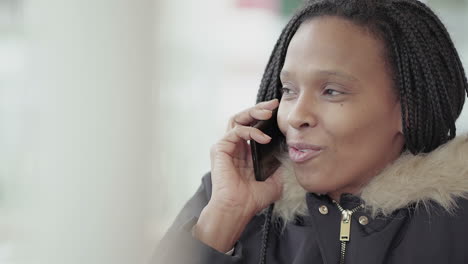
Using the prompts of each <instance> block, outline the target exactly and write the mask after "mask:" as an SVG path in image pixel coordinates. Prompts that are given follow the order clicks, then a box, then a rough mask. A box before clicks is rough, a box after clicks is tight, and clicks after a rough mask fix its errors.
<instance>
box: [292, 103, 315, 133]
mask: <svg viewBox="0 0 468 264" xmlns="http://www.w3.org/2000/svg"><path fill="white" fill-rule="evenodd" d="M315 108H316V107H315V104H314V102H311V101H310V100H304V98H301V99H299V100H298V101H297V102H296V104H295V105H294V106H293V108H292V109H291V111H290V112H289V115H288V123H289V125H290V126H292V127H293V128H295V129H303V128H307V127H314V126H316V125H317V116H316V114H317V112H316V109H315Z"/></svg>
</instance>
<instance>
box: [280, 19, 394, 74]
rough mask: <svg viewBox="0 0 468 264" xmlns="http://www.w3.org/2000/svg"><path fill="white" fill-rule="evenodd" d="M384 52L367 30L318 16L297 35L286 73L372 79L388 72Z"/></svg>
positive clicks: (301, 27)
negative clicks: (343, 75)
mask: <svg viewBox="0 0 468 264" xmlns="http://www.w3.org/2000/svg"><path fill="white" fill-rule="evenodd" d="M383 51H384V45H383V42H382V41H381V40H380V39H378V38H376V37H375V36H374V35H373V34H372V33H371V32H369V31H368V30H366V29H365V28H364V27H361V26H358V25H356V24H354V23H352V22H350V21H348V20H346V19H343V18H339V17H332V16H324V17H316V18H313V19H310V20H307V21H305V22H303V23H302V24H301V26H300V27H299V29H298V30H297V32H296V33H295V34H294V36H293V38H292V39H291V42H290V44H289V46H288V51H287V54H286V58H285V63H284V66H283V71H287V72H293V73H294V72H296V73H297V72H299V71H305V72H309V73H312V72H316V71H321V72H323V71H330V72H341V73H344V74H347V75H349V76H354V77H355V78H357V79H368V78H371V79H372V78H376V77H381V75H382V74H387V73H388V71H387V69H386V63H385V56H383V54H384V52H383Z"/></svg>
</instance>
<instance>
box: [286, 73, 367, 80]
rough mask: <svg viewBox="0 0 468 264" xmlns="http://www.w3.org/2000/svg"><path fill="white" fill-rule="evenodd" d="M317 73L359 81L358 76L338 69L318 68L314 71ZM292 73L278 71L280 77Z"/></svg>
mask: <svg viewBox="0 0 468 264" xmlns="http://www.w3.org/2000/svg"><path fill="white" fill-rule="evenodd" d="M316 73H317V74H318V75H322V76H326V77H328V76H334V77H338V78H341V79H345V80H348V81H352V82H357V81H359V80H358V78H356V77H354V76H352V75H349V74H346V73H344V72H340V71H333V70H319V71H317V72H316ZM291 75H292V74H291V73H290V72H289V71H281V72H280V77H282V78H287V77H290V76H291Z"/></svg>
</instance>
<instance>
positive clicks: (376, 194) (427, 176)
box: [273, 134, 468, 222]
mask: <svg viewBox="0 0 468 264" xmlns="http://www.w3.org/2000/svg"><path fill="white" fill-rule="evenodd" d="M278 158H279V159H280V161H281V163H282V169H283V173H282V175H283V194H282V197H281V199H280V200H279V201H277V202H276V203H275V209H274V212H273V214H274V215H275V216H276V217H279V218H282V219H283V220H284V221H285V222H289V221H291V220H293V219H294V218H295V216H296V215H307V204H306V200H305V199H306V193H307V191H306V190H304V189H303V188H302V187H301V185H299V183H298V182H297V180H296V177H295V175H294V170H293V169H292V166H291V161H290V160H289V159H288V158H284V157H278ZM467 163H468V134H464V135H462V136H458V137H456V138H454V139H453V140H451V141H449V142H447V143H446V144H444V145H442V146H440V147H439V148H437V149H435V150H433V151H432V152H430V153H424V154H418V155H413V154H411V153H409V152H405V153H403V154H402V155H401V156H400V157H399V158H398V159H397V160H395V161H394V162H393V163H392V164H390V165H388V166H387V167H386V168H385V169H384V170H383V171H382V172H381V173H379V174H378V175H376V176H375V177H374V178H373V179H372V180H371V181H370V182H369V183H368V184H367V185H366V186H365V187H364V188H363V189H362V190H361V193H360V194H358V196H359V197H360V198H361V200H362V201H363V202H364V205H365V206H366V209H367V210H368V212H369V213H370V214H371V215H372V216H376V215H377V214H382V215H384V216H386V215H390V214H392V213H393V212H394V211H395V210H397V209H400V208H405V207H408V206H410V205H423V206H425V207H426V208H428V206H429V202H435V203H436V204H438V205H440V206H441V207H442V208H444V209H445V210H447V211H448V212H453V211H454V209H456V207H457V205H456V200H457V199H459V198H468V164H467Z"/></svg>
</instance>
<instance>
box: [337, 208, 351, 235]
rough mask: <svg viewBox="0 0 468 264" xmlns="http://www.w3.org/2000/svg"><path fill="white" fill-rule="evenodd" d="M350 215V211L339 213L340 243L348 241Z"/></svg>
mask: <svg viewBox="0 0 468 264" xmlns="http://www.w3.org/2000/svg"><path fill="white" fill-rule="evenodd" d="M352 214H353V212H352V211H350V210H343V211H341V228H340V241H349V235H350V230H351V215H352Z"/></svg>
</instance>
